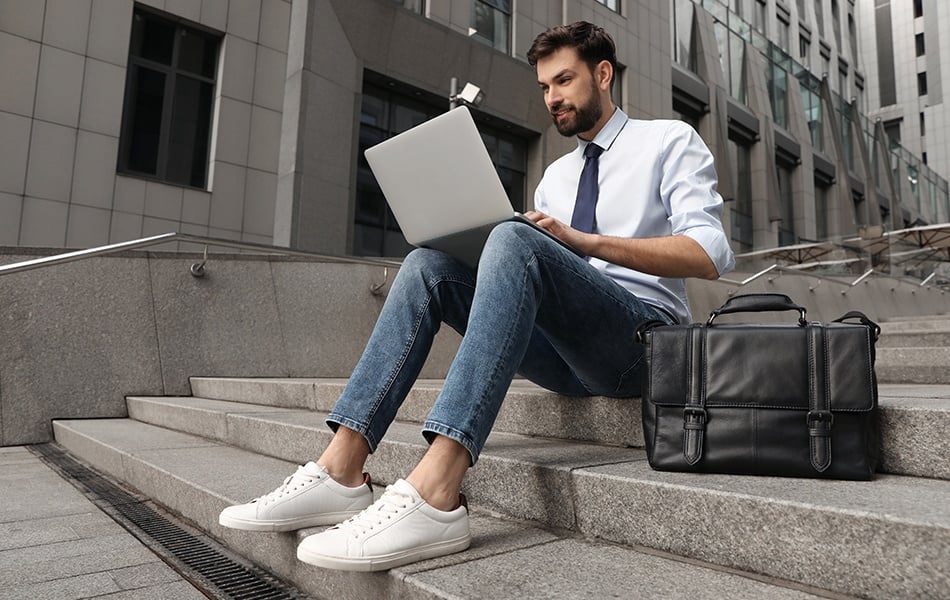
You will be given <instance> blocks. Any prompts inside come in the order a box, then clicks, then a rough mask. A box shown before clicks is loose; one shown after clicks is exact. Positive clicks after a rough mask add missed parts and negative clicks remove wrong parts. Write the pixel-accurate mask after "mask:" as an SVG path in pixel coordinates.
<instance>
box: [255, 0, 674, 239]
mask: <svg viewBox="0 0 950 600" xmlns="http://www.w3.org/2000/svg"><path fill="white" fill-rule="evenodd" d="M624 4H625V6H626V11H627V12H626V13H625V14H624V15H620V14H618V13H616V12H614V11H611V10H610V9H608V8H606V7H605V6H603V5H601V4H599V3H597V2H594V1H593V0H585V1H583V2H567V3H563V4H562V3H555V2H549V1H548V0H522V1H519V2H516V3H514V11H515V12H514V14H513V15H512V46H511V54H510V55H509V54H506V53H503V52H499V51H497V50H494V49H493V48H491V47H489V46H487V45H486V44H483V43H481V42H479V41H478V40H476V39H473V38H471V37H469V36H468V28H469V27H470V26H471V11H472V8H471V2H467V1H465V2H460V1H458V0H431V1H428V2H426V7H427V14H428V16H423V15H419V14H415V13H413V12H411V11H408V10H405V9H404V8H402V7H401V6H400V5H399V3H397V2H392V0H294V3H293V18H292V27H291V33H290V42H289V48H290V54H289V57H290V58H289V61H288V69H287V77H288V79H287V87H286V95H285V102H284V111H283V123H284V125H283V134H282V140H281V155H280V170H279V184H278V192H277V207H276V224H275V229H274V231H275V238H274V242H275V243H276V244H279V245H290V246H293V247H295V248H301V249H305V250H311V251H314V252H319V253H323V254H333V255H341V254H348V253H349V252H350V251H351V247H352V231H353V221H354V219H353V213H354V203H355V198H356V168H355V166H356V163H357V159H358V156H357V152H358V132H359V117H360V109H361V103H362V89H363V77H364V73H365V71H367V70H369V71H373V72H375V73H379V74H383V75H385V76H387V77H390V78H392V79H395V80H397V81H399V82H402V83H405V84H408V85H411V86H413V87H414V88H416V89H419V90H422V91H424V92H426V93H430V94H433V95H435V96H441V97H444V98H446V101H445V103H446V108H447V107H448V93H449V81H450V79H451V78H452V77H457V78H458V79H459V81H460V83H461V84H464V83H465V82H466V81H472V82H474V83H476V84H478V85H480V86H481V87H482V88H483V89H485V91H486V92H487V93H486V97H485V101H484V103H483V104H482V105H481V106H480V107H479V108H480V110H481V111H483V112H484V113H486V114H487V115H489V116H491V117H497V118H498V119H500V120H501V121H503V122H507V123H511V124H514V125H516V126H518V127H519V128H523V129H526V130H528V131H532V132H536V133H538V134H539V138H540V139H539V140H538V142H537V143H534V144H532V147H531V148H530V149H529V154H530V156H529V160H528V173H527V181H526V183H527V190H528V198H529V199H530V198H533V194H534V188H535V187H536V185H537V183H538V181H539V180H540V178H541V175H542V173H543V169H544V167H546V166H547V165H548V164H550V163H551V162H552V161H554V160H555V159H556V158H558V157H559V156H561V155H562V154H564V153H565V152H568V151H570V150H571V149H572V148H573V147H574V146H575V141H574V140H573V139H565V138H563V137H562V136H561V135H560V134H558V133H557V131H556V130H555V128H554V126H553V124H552V122H551V119H550V117H549V115H548V114H547V110H546V109H545V107H544V103H543V99H542V96H541V93H540V91H539V89H538V85H537V77H536V75H535V72H534V69H533V68H531V67H530V66H529V65H528V63H527V59H526V58H525V53H526V51H527V50H528V48H529V47H530V45H531V42H532V41H533V40H534V38H535V36H536V35H537V34H538V33H540V32H541V31H543V30H544V29H546V28H547V27H550V26H552V25H558V24H561V23H570V22H572V21H576V20H578V19H588V20H591V21H593V22H596V23H600V24H603V26H604V27H605V29H607V30H608V31H609V32H610V33H611V35H613V36H614V38H615V40H616V41H617V46H618V48H617V54H618V61H619V62H620V63H621V64H622V65H624V66H625V73H624V76H623V78H622V81H620V82H619V84H618V85H620V86H621V87H622V89H623V92H622V97H623V108H624V109H625V110H626V111H627V113H628V114H630V115H631V116H635V117H641V118H652V117H670V116H672V110H671V105H672V100H671V98H672V92H671V85H672V84H671V73H670V69H669V66H670V16H669V6H668V4H667V3H666V2H646V1H639V2H628V3H624Z"/></svg>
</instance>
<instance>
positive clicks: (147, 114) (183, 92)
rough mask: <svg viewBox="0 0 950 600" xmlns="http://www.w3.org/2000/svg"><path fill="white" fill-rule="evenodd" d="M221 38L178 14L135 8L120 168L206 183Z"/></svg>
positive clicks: (170, 180) (184, 182)
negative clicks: (183, 21) (183, 20)
mask: <svg viewBox="0 0 950 600" xmlns="http://www.w3.org/2000/svg"><path fill="white" fill-rule="evenodd" d="M220 42H221V36H220V35H218V34H212V33H209V32H207V31H203V30H199V29H196V28H193V27H189V26H186V25H184V24H182V23H181V22H180V21H179V20H176V19H175V18H173V17H166V16H160V15H158V14H156V13H154V12H152V11H145V10H140V9H136V10H135V12H134V13H133V18H132V34H131V39H130V42H129V63H128V71H127V74H126V87H125V100H124V105H123V111H122V131H121V134H120V137H119V171H120V172H122V173H128V174H134V175H140V176H145V177H149V178H155V179H158V180H161V181H165V182H168V183H174V184H179V185H187V186H192V187H198V188H204V187H206V185H207V174H208V154H209V149H210V145H211V144H210V137H211V122H212V111H213V107H214V89H215V83H216V70H217V63H218V48H219V46H220Z"/></svg>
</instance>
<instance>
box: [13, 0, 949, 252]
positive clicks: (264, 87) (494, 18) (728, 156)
mask: <svg viewBox="0 0 950 600" xmlns="http://www.w3.org/2000/svg"><path fill="white" fill-rule="evenodd" d="M859 18H860V14H859V13H858V11H857V8H856V7H855V5H854V2H852V1H851V0H798V1H796V2H786V1H785V0H662V1H654V0H578V1H571V2H548V1H542V0H398V1H396V0H200V1H198V0H194V1H191V0H177V1H176V0H142V1H141V2H132V1H130V0H45V1H37V0H0V80H2V81H4V83H5V85H3V86H2V87H0V135H2V138H3V140H4V142H3V145H2V147H3V150H2V152H3V156H2V161H0V245H20V246H53V247H62V246H67V247H88V246H95V245H101V244H105V243H109V242H117V241H124V240H128V239H135V238H138V237H142V236H146V235H151V234H156V233H165V232H168V231H182V232H186V233H196V234H203V235H210V236H213V237H223V238H229V239H240V240H245V241H252V242H259V243H273V244H276V245H289V246H293V247H296V248H300V249H305V250H311V251H315V252H321V253H326V254H334V255H343V254H347V255H348V254H356V255H383V256H398V255H401V254H402V253H404V252H405V251H406V249H407V246H406V244H405V241H404V240H403V239H402V236H401V234H400V233H399V230H398V226H397V225H396V224H395V223H394V222H393V220H392V216H391V214H390V213H389V211H388V209H387V207H386V204H385V199H384V198H383V197H382V195H381V194H380V192H379V189H378V187H377V186H376V183H375V180H374V179H373V177H372V175H371V173H370V172H369V170H368V167H367V165H366V163H365V161H364V159H363V158H362V151H363V150H364V149H365V148H366V147H368V146H371V145H373V144H374V143H377V142H378V141H381V140H383V139H385V138H387V137H389V136H392V135H394V134H397V133H399V132H401V131H404V130H405V129H408V128H409V127H411V126H413V125H415V124H418V123H420V122H422V121H424V120H426V119H428V118H431V117H432V116H435V115H437V114H439V113H441V112H444V111H445V110H447V109H448V96H449V85H450V81H451V80H452V79H453V78H456V79H457V80H458V81H459V82H461V83H464V82H466V81H470V82H473V83H475V84H476V85H478V86H480V87H481V88H482V89H483V90H484V91H485V92H486V96H485V100H484V102H483V103H482V104H481V105H480V106H479V107H478V110H477V111H476V120H477V122H478V124H479V129H480V130H481V132H482V136H483V139H484V140H485V143H486V146H487V147H488V149H489V152H490V154H491V156H492V160H493V162H494V163H495V165H496V168H497V169H498V171H499V174H500V175H501V178H502V181H503V183H504V185H505V187H506V189H507V191H508V193H509V196H510V197H511V199H512V203H513V204H514V205H515V208H517V209H519V210H521V209H527V208H530V207H531V205H532V196H533V189H534V187H535V185H536V184H537V182H538V181H539V179H540V177H541V175H542V173H543V169H544V167H545V165H547V164H548V163H550V162H551V161H553V160H554V159H555V158H557V157H558V156H560V155H561V154H563V153H564V152H566V151H569V150H570V149H571V148H572V147H573V144H574V142H573V141H572V140H569V139H565V138H563V137H561V136H560V135H559V134H558V133H557V132H556V130H555V128H554V127H553V125H552V123H551V119H550V118H549V116H548V114H547V112H546V110H545V107H544V104H543V102H542V98H541V94H540V92H539V90H538V87H537V83H536V78H535V74H534V71H533V69H532V68H531V67H530V66H529V65H528V64H527V61H526V59H525V52H526V51H527V49H528V47H529V46H530V44H531V42H532V40H533V39H534V37H535V35H536V34H537V33H538V32H539V31H541V30H543V29H544V28H546V27H548V26H551V25H554V24H560V23H569V22H573V21H576V20H581V19H583V20H589V21H593V22H596V23H599V24H602V25H603V26H604V27H605V29H607V31H609V32H610V33H611V35H612V36H613V37H614V39H615V40H616V41H617V45H618V61H619V63H620V66H621V68H620V69H619V73H618V79H617V84H616V85H615V89H614V95H615V99H616V101H617V103H618V105H620V106H621V107H622V108H623V109H624V110H625V111H626V112H627V113H628V114H630V115H631V116H633V117H637V118H681V119H684V120H687V121H689V122H690V123H692V124H693V125H694V126H695V127H696V128H697V129H698V130H699V132H700V133H701V135H702V136H703V138H704V139H705V140H706V142H707V144H708V145H709V146H710V148H711V149H712V151H713V153H714V155H715V157H716V163H717V170H718V171H719V175H720V191H721V193H722V194H723V197H724V198H725V200H726V210H725V211H724V221H725V225H726V231H727V233H729V235H730V237H731V239H732V243H733V245H734V247H735V249H736V250H737V251H740V252H741V251H745V250H753V249H758V248H767V247H774V246H778V245H783V244H789V243H793V242H799V241H808V240H823V239H837V240H840V239H844V238H848V237H850V236H855V235H857V234H858V233H859V232H860V231H862V229H863V228H866V227H869V226H875V225H881V226H883V227H884V228H886V229H898V228H901V227H904V226H906V225H911V224H920V223H934V222H941V221H947V220H950V219H948V213H950V207H948V199H947V198H948V194H947V183H946V180H944V179H942V178H940V177H939V176H937V175H936V174H935V173H934V172H933V171H931V170H929V169H928V168H927V167H926V165H923V164H922V160H920V159H919V158H917V157H916V156H915V155H914V153H913V148H912V147H911V146H910V145H909V144H906V141H905V142H904V143H905V144H906V145H907V148H905V147H904V146H901V145H899V144H897V143H895V140H891V139H890V138H889V137H888V136H887V132H886V128H885V126H884V123H883V122H882V121H875V120H873V119H872V118H871V117H869V116H868V110H867V108H865V106H866V105H867V106H869V105H870V104H871V103H872V102H873V95H872V94H871V93H870V90H869V89H868V88H869V83H868V82H869V79H868V77H867V73H868V70H867V67H866V65H865V62H866V61H867V60H868V59H867V58H866V52H865V53H862V52H861V51H860V50H859V48H861V47H862V44H859V41H860V40H859V35H860V32H861V31H862V29H861V28H860V27H859V24H858V22H859ZM77 24H78V25H77ZM86 24H88V25H86ZM908 148H909V149H908ZM911 168H916V169H917V171H916V173H918V174H921V175H920V177H919V180H921V181H926V182H928V183H925V184H916V185H915V184H912V183H911V178H910V177H909V175H910V174H911V173H912V171H911Z"/></svg>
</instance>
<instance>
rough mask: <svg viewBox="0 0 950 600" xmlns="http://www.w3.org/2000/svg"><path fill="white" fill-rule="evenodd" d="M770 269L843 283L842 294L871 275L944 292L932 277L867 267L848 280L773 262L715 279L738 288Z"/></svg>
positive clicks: (770, 270) (768, 271)
mask: <svg viewBox="0 0 950 600" xmlns="http://www.w3.org/2000/svg"><path fill="white" fill-rule="evenodd" d="M772 271H778V272H779V273H792V274H795V275H802V276H805V277H814V278H815V279H817V280H818V281H819V283H820V282H821V281H830V282H832V283H837V284H838V285H843V286H845V287H847V289H846V290H844V291H842V292H841V293H842V294H847V293H848V291H849V290H850V289H852V288H854V287H855V286H856V285H858V284H859V283H861V282H862V281H864V280H866V279H868V278H869V277H872V276H873V277H880V278H882V279H893V280H894V281H896V282H897V284H901V283H908V284H910V283H913V284H914V285H918V286H919V287H926V288H928V289H934V290H938V291H940V293H941V294H945V293H946V290H944V289H943V288H940V287H936V288H935V287H933V286H930V285H927V283H929V281H930V280H931V279H933V277H928V278H927V279H925V280H924V281H921V282H917V281H913V282H910V281H907V280H906V279H905V278H901V277H895V276H893V275H888V274H886V273H881V272H880V271H877V270H875V269H868V270H867V271H865V272H864V273H863V274H862V275H861V276H860V277H858V278H857V279H855V280H854V281H851V282H848V281H841V279H839V278H835V277H828V276H825V275H819V274H817V273H805V272H803V271H802V270H801V269H797V268H795V267H789V266H784V265H780V264H778V263H774V264H772V265H771V266H769V267H766V268H765V269H762V270H761V271H759V272H758V273H755V274H754V275H750V276H749V277H747V278H745V279H743V280H741V281H740V280H736V279H728V278H726V277H720V278H719V279H718V280H717V281H721V282H722V283H727V284H730V285H734V286H737V287H740V288H741V287H745V286H746V285H748V284H750V283H752V282H753V281H755V280H756V279H759V278H760V277H762V276H764V275H767V274H769V273H771V272H772ZM817 287H818V286H817V285H816V286H814V287H812V288H809V289H811V290H814V289H815V288H817Z"/></svg>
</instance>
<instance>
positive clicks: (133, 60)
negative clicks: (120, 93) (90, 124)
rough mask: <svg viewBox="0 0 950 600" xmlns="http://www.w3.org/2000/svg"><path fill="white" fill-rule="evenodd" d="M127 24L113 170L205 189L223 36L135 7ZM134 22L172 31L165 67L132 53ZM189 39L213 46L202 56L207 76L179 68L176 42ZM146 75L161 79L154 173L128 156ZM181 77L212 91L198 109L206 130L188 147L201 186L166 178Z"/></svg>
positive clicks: (162, 14) (194, 182)
mask: <svg viewBox="0 0 950 600" xmlns="http://www.w3.org/2000/svg"><path fill="white" fill-rule="evenodd" d="M132 19H133V22H132V24H131V25H132V26H131V27H130V34H129V35H130V38H132V41H131V42H130V44H129V55H128V64H127V69H126V78H125V91H124V97H123V104H122V121H121V131H120V134H119V153H118V164H117V166H116V170H117V172H119V173H121V174H123V175H129V176H133V177H138V178H142V179H149V180H153V181H158V182H161V183H167V184H170V185H177V186H182V187H188V188H194V189H200V190H207V189H208V180H209V173H210V167H211V147H212V134H213V122H214V108H215V95H216V91H217V85H218V81H217V79H218V75H219V70H220V68H219V67H220V65H219V63H220V56H221V45H222V41H223V40H224V34H223V33H221V32H218V31H214V30H212V29H209V28H207V27H203V26H201V25H199V24H197V23H193V22H191V21H188V20H186V19H182V18H180V17H176V16H175V15H171V14H168V13H165V12H161V11H157V10H154V9H151V8H148V7H144V6H141V5H138V4H136V5H135V8H134V11H133V15H132ZM135 19H146V20H151V21H153V22H155V23H158V24H161V25H165V26H170V27H173V28H174V33H173V34H172V36H173V37H172V50H171V57H170V60H169V64H165V63H164V62H161V61H157V60H153V59H150V58H147V57H145V56H140V55H138V54H136V53H135V52H136V48H135V44H134V41H135V40H134V36H135ZM188 35H192V36H200V37H202V38H204V40H205V41H210V42H213V43H214V48H213V56H211V57H210V59H209V58H207V57H206V60H209V61H210V63H211V64H212V65H213V66H212V67H211V70H212V72H211V75H208V74H207V73H198V72H195V71H194V70H188V69H187V68H185V67H182V66H181V65H182V50H181V46H182V41H181V40H182V39H183V38H184V37H187V36H188ZM146 71H147V72H151V73H153V74H155V73H157V74H160V75H162V77H163V78H164V79H163V90H162V103H161V104H162V106H161V112H160V115H159V120H160V125H159V128H158V129H159V135H158V147H157V149H156V150H155V153H156V157H155V162H156V164H155V168H154V171H149V170H142V169H138V168H136V167H135V166H134V165H133V163H134V162H135V161H134V160H133V156H132V153H133V152H134V151H135V147H134V138H135V136H136V134H137V133H141V132H140V131H136V129H135V120H136V118H137V116H138V112H137V111H138V107H137V100H138V99H139V96H138V92H139V91H140V88H139V87H138V85H139V81H140V77H141V74H142V73H143V72H146ZM183 78H184V79H188V80H191V81H193V82H197V83H198V84H199V85H201V84H205V85H210V86H211V87H210V92H211V93H210V98H208V103H207V105H202V108H204V109H205V110H207V122H206V123H205V126H206V127H207V133H206V135H205V136H203V139H200V138H199V139H195V140H193V143H194V144H195V146H194V148H195V149H197V150H199V151H200V152H201V154H202V155H203V162H202V164H201V166H202V167H203V170H202V173H201V176H200V181H196V180H195V177H194V174H193V173H192V175H191V176H189V180H188V181H183V180H181V179H177V178H174V177H173V176H170V174H169V159H170V156H171V155H170V151H169V146H170V143H171V139H172V137H173V126H174V124H175V118H176V115H175V112H174V111H175V107H176V105H175V98H176V91H177V87H178V86H179V85H180V80H181V79H183ZM206 89H207V88H206ZM199 144H201V145H203V147H200V146H199Z"/></svg>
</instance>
